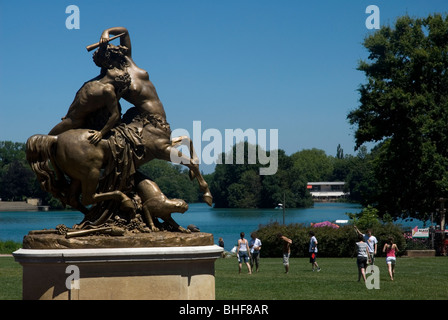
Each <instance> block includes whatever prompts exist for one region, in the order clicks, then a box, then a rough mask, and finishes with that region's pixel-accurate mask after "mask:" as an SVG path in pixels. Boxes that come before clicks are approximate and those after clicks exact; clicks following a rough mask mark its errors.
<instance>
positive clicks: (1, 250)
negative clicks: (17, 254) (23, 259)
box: [0, 240, 22, 254]
mask: <svg viewBox="0 0 448 320" xmlns="http://www.w3.org/2000/svg"><path fill="white" fill-rule="evenodd" d="M21 247H22V244H21V243H19V242H14V241H12V240H7V241H1V240H0V254H11V253H13V252H14V251H16V250H18V249H20V248H21Z"/></svg>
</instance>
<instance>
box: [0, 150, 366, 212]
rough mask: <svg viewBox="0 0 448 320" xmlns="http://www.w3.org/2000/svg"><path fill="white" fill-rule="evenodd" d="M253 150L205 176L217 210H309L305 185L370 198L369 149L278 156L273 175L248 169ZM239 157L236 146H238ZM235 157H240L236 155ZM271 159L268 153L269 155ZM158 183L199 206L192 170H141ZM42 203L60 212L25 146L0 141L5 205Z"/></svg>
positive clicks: (156, 164)
mask: <svg viewBox="0 0 448 320" xmlns="http://www.w3.org/2000/svg"><path fill="white" fill-rule="evenodd" d="M249 148H258V146H253V145H249V144H248V143H244V150H245V159H246V161H244V164H236V161H234V162H232V163H233V164H225V161H224V160H223V159H224V157H225V156H226V155H225V154H221V155H220V157H221V159H222V161H221V162H222V164H217V165H216V167H215V171H214V172H213V173H211V174H206V175H204V178H205V180H206V181H207V182H208V183H209V185H210V189H211V191H212V194H213V197H214V203H215V207H217V208H272V207H275V206H277V204H278V203H283V201H284V198H285V199H286V206H287V207H289V208H293V207H307V206H311V205H312V199H311V195H310V194H309V192H308V191H307V188H306V185H307V182H309V181H345V182H347V183H346V186H347V188H348V190H347V191H349V192H350V194H351V196H350V200H352V201H356V202H360V201H362V196H363V193H365V192H368V190H367V189H369V185H370V184H369V182H368V181H367V180H366V179H368V177H369V174H371V172H369V169H368V167H369V166H368V163H367V162H368V160H369V159H368V158H369V154H368V153H367V152H366V150H365V149H363V148H361V151H360V152H359V153H358V155H357V156H351V155H344V152H343V150H342V149H341V148H340V146H338V147H337V148H336V150H335V151H336V156H331V155H326V154H325V152H324V151H323V150H319V149H306V150H301V151H298V152H296V153H294V154H292V155H290V156H288V155H286V153H285V152H284V151H283V150H278V170H277V172H276V174H274V175H260V174H259V168H260V167H262V166H263V165H261V164H259V163H256V164H247V153H248V149H249ZM234 151H236V145H235V146H234ZM233 154H236V152H233ZM268 156H269V152H268ZM139 170H140V171H141V172H143V173H144V174H146V175H147V176H148V177H149V178H150V179H152V180H154V181H155V182H156V183H157V184H158V185H159V187H160V188H161V190H162V191H163V192H164V193H165V195H166V196H167V197H170V198H181V199H184V200H186V201H187V202H190V203H192V202H199V201H201V194H200V191H199V188H198V186H197V182H196V181H191V180H190V178H189V175H188V170H187V169H186V168H185V167H184V166H181V165H173V164H171V163H169V162H166V161H162V160H153V161H151V162H149V163H147V164H145V165H143V166H142V167H140V169H139ZM29 197H35V198H41V199H42V202H43V204H46V205H47V204H48V205H51V206H52V207H53V208H58V207H61V204H60V203H59V201H58V200H56V199H54V198H53V197H52V196H51V195H50V194H48V193H47V192H44V191H42V190H41V188H40V186H39V184H38V182H37V180H36V177H35V175H34V173H33V172H32V171H31V169H30V167H29V165H28V163H27V162H26V158H25V144H24V143H18V142H11V141H0V198H1V199H2V200H3V201H8V200H11V201H13V200H15V201H18V200H24V199H26V198H29Z"/></svg>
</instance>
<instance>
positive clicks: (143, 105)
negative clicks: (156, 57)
mask: <svg viewBox="0 0 448 320" xmlns="http://www.w3.org/2000/svg"><path fill="white" fill-rule="evenodd" d="M127 62H128V66H127V72H128V73H129V75H130V77H131V86H130V88H129V90H128V91H127V92H126V93H125V94H124V95H123V98H124V99H125V100H126V101H128V102H129V103H132V104H133V105H134V106H135V107H137V108H138V109H139V111H140V112H142V113H143V112H148V113H149V114H151V115H153V116H159V117H162V118H163V119H166V114H165V110H164V108H163V104H162V102H161V101H160V99H159V96H158V95H157V91H156V88H155V87H154V85H153V84H152V82H151V81H150V80H149V75H148V72H146V71H145V70H143V69H140V68H139V67H137V65H136V64H135V63H134V61H133V60H132V59H131V58H129V57H128V58H127Z"/></svg>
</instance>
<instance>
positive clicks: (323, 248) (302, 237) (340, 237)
mask: <svg viewBox="0 0 448 320" xmlns="http://www.w3.org/2000/svg"><path fill="white" fill-rule="evenodd" d="M310 231H314V233H315V236H316V238H317V241H318V245H317V248H318V250H319V256H320V257H351V256H352V255H353V254H354V252H355V243H356V241H357V233H356V232H355V230H354V229H353V226H352V225H347V226H342V227H340V228H338V229H334V228H331V227H320V228H316V227H311V226H310V227H306V226H304V225H303V224H289V225H282V224H279V223H278V222H275V223H271V224H268V225H265V226H261V227H260V228H259V229H258V230H257V237H258V238H259V239H260V240H261V241H262V243H263V246H262V250H261V254H262V256H263V257H279V256H281V255H282V248H283V244H282V242H281V240H279V239H278V238H277V234H278V233H282V234H283V235H284V236H286V237H288V238H290V239H291V240H292V242H293V243H292V245H291V256H292V257H307V256H308V247H309V240H310V236H309V232H310ZM361 231H363V230H361ZM372 234H373V235H374V236H375V237H376V238H377V239H378V248H377V256H384V255H385V254H383V252H382V251H383V246H384V244H385V242H386V241H387V239H388V237H389V236H392V237H394V240H395V243H396V244H397V246H398V248H399V249H400V252H399V254H403V253H404V250H405V247H406V246H405V240H404V236H403V230H402V229H401V227H400V226H396V225H393V224H383V225H382V224H380V225H377V226H375V228H373V229H372Z"/></svg>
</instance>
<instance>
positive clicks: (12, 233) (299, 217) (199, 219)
mask: <svg viewBox="0 0 448 320" xmlns="http://www.w3.org/2000/svg"><path fill="white" fill-rule="evenodd" d="M360 211H361V207H360V206H359V205H355V204H348V203H316V204H315V206H314V207H313V208H307V209H287V210H286V211H285V223H286V224H289V223H303V224H305V225H309V224H310V223H315V222H322V221H327V220H328V221H332V222H334V221H335V220H339V219H341V220H347V219H348V217H347V216H346V214H345V213H346V212H351V213H358V212H360ZM172 217H173V218H174V220H176V221H177V223H179V224H180V225H181V226H183V227H185V228H186V227H187V226H188V225H189V224H194V225H196V226H197V227H198V228H199V229H200V230H201V231H202V232H209V233H213V235H214V240H215V243H218V239H219V237H222V238H223V239H224V243H225V249H226V250H230V249H232V248H233V246H234V245H235V243H236V242H237V240H238V238H239V234H240V232H241V231H243V232H245V233H246V235H247V236H246V238H249V235H250V232H252V231H254V230H256V229H258V227H259V225H263V224H268V223H270V222H279V223H283V210H276V209H214V208H210V207H209V206H207V205H206V204H204V203H194V204H190V208H189V210H188V211H187V212H186V213H184V214H180V213H174V214H173V215H172ZM82 218H83V215H82V213H80V212H73V211H49V212H40V211H38V212H0V240H14V241H17V242H21V241H22V239H23V236H25V235H26V234H28V232H29V231H30V230H40V229H53V228H55V227H56V226H57V225H58V224H65V225H66V226H68V227H72V226H73V225H74V224H76V223H79V222H80V221H81V220H82ZM411 224H412V226H414V225H416V222H412V223H411Z"/></svg>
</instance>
